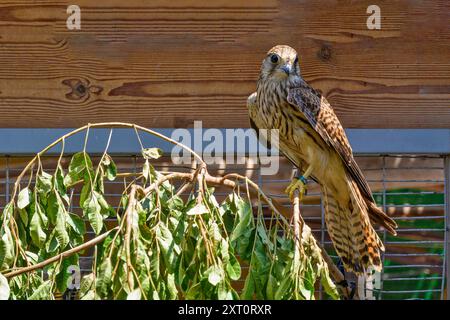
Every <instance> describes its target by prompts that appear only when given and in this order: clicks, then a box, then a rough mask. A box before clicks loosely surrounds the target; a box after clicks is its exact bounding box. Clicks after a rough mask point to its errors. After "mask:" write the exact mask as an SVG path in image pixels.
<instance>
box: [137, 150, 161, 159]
mask: <svg viewBox="0 0 450 320" xmlns="http://www.w3.org/2000/svg"><path fill="white" fill-rule="evenodd" d="M162 155H163V151H162V150H161V149H159V148H146V149H142V156H143V157H144V159H158V158H160V157H161V156H162Z"/></svg>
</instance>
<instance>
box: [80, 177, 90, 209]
mask: <svg viewBox="0 0 450 320" xmlns="http://www.w3.org/2000/svg"><path fill="white" fill-rule="evenodd" d="M91 192H92V188H91V182H90V181H89V180H87V181H86V180H85V181H84V183H83V187H82V188H81V192H80V207H82V208H83V205H84V202H85V201H86V199H87V198H88V197H89V195H90V194H91Z"/></svg>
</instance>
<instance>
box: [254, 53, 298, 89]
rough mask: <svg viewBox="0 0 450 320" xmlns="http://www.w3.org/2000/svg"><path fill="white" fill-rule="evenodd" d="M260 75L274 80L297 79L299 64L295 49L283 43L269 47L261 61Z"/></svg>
mask: <svg viewBox="0 0 450 320" xmlns="http://www.w3.org/2000/svg"><path fill="white" fill-rule="evenodd" d="M261 77H263V78H265V79H268V80H276V81H286V80H289V79H291V80H295V79H298V78H299V77H300V65H299V63H298V54H297V51H295V50H294V49H293V48H291V47H289V46H285V45H278V46H275V47H273V48H272V49H270V50H269V51H268V52H267V55H266V57H265V58H264V60H263V62H262V66H261Z"/></svg>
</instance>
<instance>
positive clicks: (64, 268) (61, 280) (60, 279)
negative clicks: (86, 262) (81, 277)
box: [55, 254, 78, 292]
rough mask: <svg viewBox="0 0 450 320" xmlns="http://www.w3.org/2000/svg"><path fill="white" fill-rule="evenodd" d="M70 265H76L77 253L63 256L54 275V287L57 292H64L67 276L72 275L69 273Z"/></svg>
mask: <svg viewBox="0 0 450 320" xmlns="http://www.w3.org/2000/svg"><path fill="white" fill-rule="evenodd" d="M70 266H78V254H73V255H71V256H69V257H67V258H64V259H63V260H62V262H61V264H60V265H59V268H58V269H59V272H58V274H57V275H56V279H55V280H56V288H57V289H58V291H59V292H65V291H66V289H67V284H68V281H69V278H70V277H71V276H72V275H71V273H69V270H68V269H69V267H70Z"/></svg>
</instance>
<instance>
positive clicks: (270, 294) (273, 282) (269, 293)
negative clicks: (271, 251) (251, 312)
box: [266, 274, 277, 300]
mask: <svg viewBox="0 0 450 320" xmlns="http://www.w3.org/2000/svg"><path fill="white" fill-rule="evenodd" d="M276 287H277V279H276V278H275V277H274V276H273V275H271V274H269V279H268V280H267V289H266V298H267V299H268V300H273V299H274V298H275V292H274V290H275V288H276Z"/></svg>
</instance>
